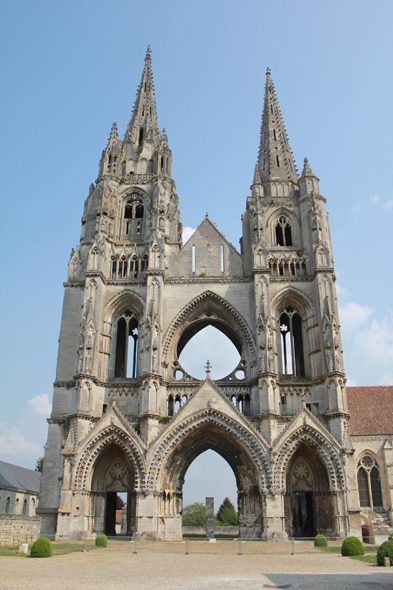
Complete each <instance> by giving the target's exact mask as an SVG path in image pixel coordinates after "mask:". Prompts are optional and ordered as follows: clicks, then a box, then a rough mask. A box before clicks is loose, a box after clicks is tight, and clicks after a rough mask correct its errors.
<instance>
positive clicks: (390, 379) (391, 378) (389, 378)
mask: <svg viewBox="0 0 393 590" xmlns="http://www.w3.org/2000/svg"><path fill="white" fill-rule="evenodd" d="M379 385H393V373H391V374H390V375H389V374H388V373H385V374H384V375H382V377H381V378H380V380H379Z"/></svg>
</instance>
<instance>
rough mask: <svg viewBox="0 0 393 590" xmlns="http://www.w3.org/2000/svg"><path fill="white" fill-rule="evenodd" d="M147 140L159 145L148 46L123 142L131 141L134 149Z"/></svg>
mask: <svg viewBox="0 0 393 590" xmlns="http://www.w3.org/2000/svg"><path fill="white" fill-rule="evenodd" d="M147 138H149V139H153V141H154V143H155V144H159V141H160V130H159V127H158V121H157V110H156V99H155V96H154V83H153V72H152V67H151V51H150V45H149V46H148V48H147V51H146V57H145V67H144V69H143V73H142V78H141V83H140V84H139V88H138V92H137V97H136V101H135V105H134V110H133V113H132V117H131V121H130V122H129V124H128V128H127V131H126V136H125V140H126V139H131V141H132V143H133V144H134V148H138V147H140V146H142V144H143V142H144V140H145V139H147Z"/></svg>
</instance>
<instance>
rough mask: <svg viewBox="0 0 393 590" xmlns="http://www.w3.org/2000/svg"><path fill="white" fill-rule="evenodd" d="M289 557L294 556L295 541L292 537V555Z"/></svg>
mask: <svg viewBox="0 0 393 590" xmlns="http://www.w3.org/2000/svg"><path fill="white" fill-rule="evenodd" d="M291 555H295V539H294V538H293V537H292V553H291Z"/></svg>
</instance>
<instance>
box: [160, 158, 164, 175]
mask: <svg viewBox="0 0 393 590" xmlns="http://www.w3.org/2000/svg"><path fill="white" fill-rule="evenodd" d="M163 170H164V158H163V157H162V156H161V172H162V171H163Z"/></svg>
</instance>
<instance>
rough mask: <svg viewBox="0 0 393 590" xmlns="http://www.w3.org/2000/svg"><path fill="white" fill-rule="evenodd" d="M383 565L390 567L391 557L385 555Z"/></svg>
mask: <svg viewBox="0 0 393 590" xmlns="http://www.w3.org/2000/svg"><path fill="white" fill-rule="evenodd" d="M383 565H384V566H385V567H390V558H389V557H384V558H383Z"/></svg>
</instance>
